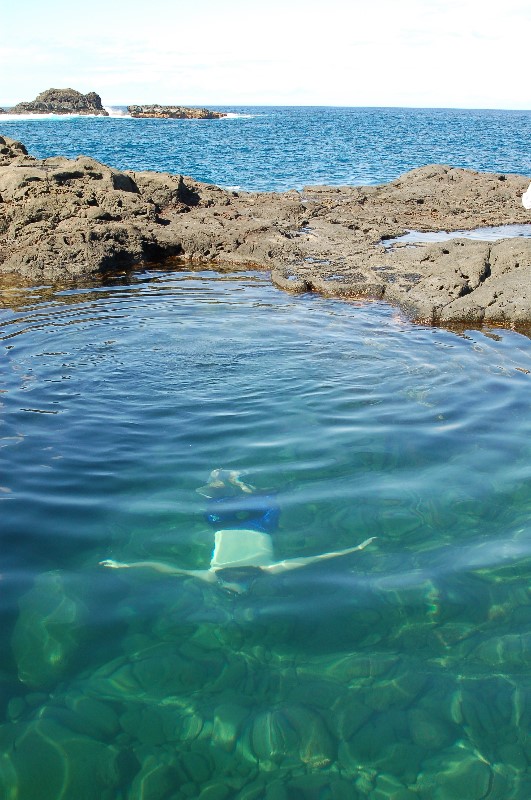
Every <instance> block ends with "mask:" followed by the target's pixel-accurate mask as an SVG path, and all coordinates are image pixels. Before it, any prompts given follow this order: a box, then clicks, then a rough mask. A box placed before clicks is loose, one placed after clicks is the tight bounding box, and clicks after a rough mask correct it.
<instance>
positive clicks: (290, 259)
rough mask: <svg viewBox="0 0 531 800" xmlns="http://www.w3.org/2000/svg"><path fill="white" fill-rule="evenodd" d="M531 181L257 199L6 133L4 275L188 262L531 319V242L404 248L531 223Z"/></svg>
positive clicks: (2, 162)
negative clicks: (123, 168) (43, 147)
mask: <svg viewBox="0 0 531 800" xmlns="http://www.w3.org/2000/svg"><path fill="white" fill-rule="evenodd" d="M527 184H528V179H527V178H525V177H522V176H518V175H497V174H488V173H479V172H473V171H471V170H464V169H454V168H451V167H447V166H440V165H435V166H427V167H422V168H420V169H416V170H412V171H411V172H409V173H406V174H405V175H403V176H402V177H400V178H399V179H397V180H395V181H392V182H391V183H389V184H385V185H382V186H370V187H335V188H334V187H326V186H317V187H307V188H306V189H305V190H303V191H302V192H298V191H290V192H285V193H281V194H280V193H268V192H265V193H243V192H233V191H229V190H224V189H222V188H219V187H217V186H212V185H208V184H201V183H198V182H197V181H195V180H193V179H192V178H186V177H183V176H181V175H170V174H166V173H157V172H119V171H117V170H114V169H112V168H110V167H108V166H105V165H103V164H100V163H99V162H97V161H95V160H94V159H91V158H87V157H79V158H77V159H74V160H72V159H67V158H48V159H45V160H38V159H35V158H33V157H31V156H30V155H28V154H27V152H26V150H25V148H24V147H23V145H21V144H20V143H18V142H14V141H12V140H10V139H7V138H2V137H0V200H1V202H0V272H3V273H17V274H18V275H21V276H24V277H26V278H28V279H32V280H41V279H45V280H61V279H64V278H77V277H84V276H89V275H95V274H98V273H100V274H102V273H106V272H113V271H114V272H116V271H119V270H124V269H128V268H132V267H133V266H134V265H136V264H141V263H149V262H160V261H161V260H163V259H167V258H173V257H179V258H181V259H183V260H184V261H186V262H187V263H188V264H199V265H201V264H207V263H208V264H212V265H214V266H218V267H223V268H230V269H248V268H250V267H252V268H261V269H269V270H271V274H272V280H273V282H274V283H275V285H276V286H278V287H280V288H282V289H285V290H287V291H292V292H301V291H317V292H320V293H323V294H325V295H329V296H332V297H345V298H371V299H383V300H385V301H387V302H390V303H393V304H396V305H398V306H400V307H401V308H403V309H404V310H405V311H406V312H407V313H408V314H409V315H410V316H411V317H412V318H414V319H416V320H419V321H422V322H425V323H429V324H453V323H467V324H479V323H482V322H488V323H493V324H499V325H513V326H517V327H518V326H520V327H522V328H527V327H528V326H529V324H530V323H531V239H529V238H527V239H526V238H515V239H501V240H499V241H494V242H492V241H489V242H481V241H474V240H469V239H454V240H451V241H448V242H442V243H420V244H416V245H408V244H397V245H395V246H393V247H392V248H386V247H385V246H384V243H385V241H386V240H388V239H390V238H393V237H396V236H400V235H401V234H404V233H405V232H406V231H407V230H409V229H412V228H414V229H416V230H419V231H440V230H471V229H474V228H476V227H483V226H498V225H507V224H522V223H526V222H529V211H526V209H524V208H523V206H522V202H521V197H522V194H523V192H524V191H525V189H526V188H527Z"/></svg>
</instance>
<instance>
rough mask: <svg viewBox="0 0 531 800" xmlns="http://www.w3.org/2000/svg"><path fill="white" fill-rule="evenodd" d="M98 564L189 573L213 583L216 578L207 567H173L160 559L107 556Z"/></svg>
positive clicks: (179, 573)
mask: <svg viewBox="0 0 531 800" xmlns="http://www.w3.org/2000/svg"><path fill="white" fill-rule="evenodd" d="M100 566H102V567H110V568H111V569H143V568H146V569H154V570H156V572H162V573H163V574H164V575H190V576H191V577H192V578H199V579H200V580H202V581H207V582H208V583H213V582H214V581H215V580H216V575H215V573H214V572H211V571H210V570H208V569H181V568H180V567H174V566H172V565H170V564H165V563H164V562H162V561H131V562H129V563H126V562H125V561H114V559H112V558H107V559H105V561H100Z"/></svg>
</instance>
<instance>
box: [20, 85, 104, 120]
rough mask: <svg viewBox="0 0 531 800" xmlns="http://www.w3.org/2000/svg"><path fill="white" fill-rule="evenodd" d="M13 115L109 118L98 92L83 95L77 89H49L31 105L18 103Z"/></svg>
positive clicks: (30, 103)
mask: <svg viewBox="0 0 531 800" xmlns="http://www.w3.org/2000/svg"><path fill="white" fill-rule="evenodd" d="M10 113H11V114H91V115H95V116H100V117H108V116H109V114H108V112H107V111H105V109H104V108H103V106H102V104H101V97H100V96H99V94H96V92H89V93H88V94H81V92H77V91H76V90H75V89H47V90H46V91H45V92H41V93H40V94H39V95H37V97H36V98H35V100H32V101H31V102H29V103H18V105H16V106H14V108H12V109H11V112H10Z"/></svg>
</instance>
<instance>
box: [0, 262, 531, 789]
mask: <svg viewBox="0 0 531 800" xmlns="http://www.w3.org/2000/svg"><path fill="white" fill-rule="evenodd" d="M9 298H11V299H9ZM3 303H4V304H3V307H2V310H1V311H0V338H1V340H2V352H3V361H2V387H1V388H2V394H1V395H0V403H1V405H2V416H1V418H0V436H1V438H0V446H1V448H0V453H1V455H2V457H3V462H4V463H5V464H7V465H8V469H6V470H5V471H4V472H3V476H2V478H1V480H0V502H1V503H2V512H3V514H2V519H3V522H4V524H3V526H2V549H1V553H2V556H1V565H0V572H1V575H2V579H1V582H0V587H1V588H2V594H1V605H0V613H1V622H2V625H1V626H0V637H1V645H2V646H1V648H0V659H1V660H0V678H1V683H0V687H1V693H0V712H1V714H2V723H1V725H0V739H1V742H2V753H3V755H2V757H1V759H0V786H1V787H2V789H3V795H2V796H5V797H8V798H16V800H37V799H38V800H57V798H68V799H70V798H71V799H72V800H78V798H80V797H83V798H94V799H95V800H96V798H97V800H100V798H109V800H114V798H131V799H133V798H134V799H135V800H136V799H137V798H138V799H140V798H142V799H143V800H144V799H145V798H150V800H166V798H167V799H168V800H170V799H171V800H177V799H179V800H180V799H181V798H182V799H183V800H184V798H195V797H201V798H209V799H210V800H213V799H217V798H220V799H221V800H223V799H224V798H241V800H243V799H244V798H245V799H246V800H251V798H257V799H258V798H266V799H267V800H282V799H283V798H295V800H300V799H302V800H305V798H309V800H314V798H315V800H317V798H333V800H336V799H337V798H339V800H341V799H342V798H345V800H347V798H348V800H351V798H354V799H356V798H361V799H363V798H368V799H369V800H384V799H385V798H393V800H408V798H409V799H410V800H414V798H421V800H432V799H433V800H455V798H463V800H468V799H469V798H470V800H479V799H480V798H492V799H494V798H516V799H518V800H520V798H521V800H527V798H528V797H529V795H530V792H531V773H530V769H529V765H530V763H531V740H530V738H529V734H528V731H529V724H530V718H531V695H530V677H529V676H530V669H529V668H530V666H531V627H530V623H531V602H530V599H531V598H530V589H529V586H530V573H531V540H530V536H529V510H530V493H529V482H530V477H531V467H530V451H531V444H530V443H531V435H530V434H531V430H530V428H531V422H530V420H531V416H530V414H529V410H530V409H529V406H530V401H529V397H530V393H529V374H528V373H527V372H526V371H525V370H528V369H529V368H530V347H529V340H528V339H526V338H524V337H521V336H519V335H518V334H515V333H511V332H509V331H507V332H498V333H497V334H496V335H495V336H493V335H490V334H489V332H488V331H485V332H469V333H467V334H463V335H461V336H458V335H456V334H454V333H450V332H447V331H442V330H436V329H432V328H423V327H419V326H416V327H414V326H412V325H410V324H409V323H408V322H406V321H405V320H403V319H402V318H401V317H400V316H398V315H397V314H396V312H395V311H394V310H393V309H390V308H388V307H387V306H385V305H379V304H374V303H371V304H367V305H366V306H364V305H362V304H356V303H341V302H338V301H337V302H336V301H330V300H323V299H322V298H319V297H315V296H311V295H310V296H298V297H291V296H288V295H284V294H282V293H280V292H278V291H277V290H275V289H274V288H272V287H271V286H269V285H268V284H267V282H266V281H265V280H264V279H263V278H262V277H261V276H259V275H255V274H252V273H251V274H249V275H246V276H237V277H234V276H230V275H228V276H227V275H226V276H220V275H217V274H215V273H207V272H205V273H195V274H194V273H186V272H182V273H166V272H159V273H156V272H152V273H144V274H142V273H139V274H138V275H136V276H135V277H134V278H133V279H132V281H131V282H130V283H124V284H123V285H120V284H119V283H117V285H114V286H106V287H105V286H100V287H93V288H84V289H79V288H78V289H76V288H73V287H66V288H64V289H63V290H53V289H50V288H49V287H48V288H46V287H42V288H38V289H34V290H33V291H27V292H23V291H20V292H14V290H11V294H9V293H8V292H6V293H5V294H4V298H3ZM216 467H224V468H227V469H240V470H243V471H244V474H245V475H246V476H247V479H248V480H249V481H250V482H251V483H252V484H254V485H255V486H256V488H257V491H258V492H259V493H261V494H263V495H266V496H267V497H268V498H274V502H275V504H276V505H278V507H279V508H280V518H279V523H278V529H277V530H274V531H273V533H272V536H273V543H274V549H275V557H278V559H279V560H280V559H291V558H295V557H297V556H311V555H316V554H319V553H325V552H328V551H331V550H340V549H345V548H349V547H352V546H353V545H355V544H357V543H359V542H361V541H362V540H364V539H366V538H368V537H370V536H375V537H377V538H376V540H375V541H374V542H373V543H372V544H371V545H370V546H369V547H367V548H366V549H364V550H363V551H361V552H356V553H352V554H351V555H348V556H345V557H344V558H339V559H333V560H329V561H323V562H319V563H315V564H311V565H309V566H308V567H305V568H304V569H299V570H296V571H293V572H285V573H282V574H279V575H267V576H261V577H260V578H259V579H257V580H256V581H255V582H254V584H253V586H252V588H251V590H250V592H249V593H248V594H245V595H241V596H238V595H234V594H231V593H229V592H225V591H223V590H222V589H220V588H219V586H218V585H216V584H207V583H204V582H202V581H199V580H197V579H195V578H194V577H191V576H181V577H175V576H171V575H164V574H160V573H157V572H155V571H153V570H149V569H145V570H142V569H139V570H106V569H103V568H102V567H100V566H99V562H100V561H101V560H102V559H107V558H112V559H116V560H119V561H139V560H157V561H162V562H165V563H166V564H170V565H173V566H176V567H180V568H185V569H205V568H207V567H208V565H209V563H210V559H211V557H212V548H213V528H212V526H211V525H210V524H209V522H208V520H207V518H206V514H207V513H208V501H207V500H206V498H205V497H203V496H201V495H200V494H198V493H197V492H196V491H195V490H196V488H197V487H199V486H202V485H204V484H205V481H206V479H207V478H208V475H209V473H210V471H211V470H212V469H213V468H216ZM244 511H245V509H242V512H241V513H242V515H243V517H244V516H245V514H244ZM234 513H235V514H237V513H239V512H238V510H237V509H236V510H235V511H234Z"/></svg>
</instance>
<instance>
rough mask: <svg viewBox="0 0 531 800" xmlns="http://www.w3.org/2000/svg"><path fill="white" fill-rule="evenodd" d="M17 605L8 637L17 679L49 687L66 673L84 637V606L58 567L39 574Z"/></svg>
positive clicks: (33, 685) (31, 684) (34, 685)
mask: <svg viewBox="0 0 531 800" xmlns="http://www.w3.org/2000/svg"><path fill="white" fill-rule="evenodd" d="M19 606H20V614H19V617H18V619H17V622H16V625H15V628H14V631H13V640H12V646H13V653H14V656H15V660H16V662H17V667H18V675H19V679H20V680H21V681H22V683H25V684H26V685H28V686H31V687H33V688H40V689H46V688H50V687H52V686H53V685H54V684H55V683H57V681H58V680H60V678H62V677H63V675H65V674H66V672H67V671H68V669H69V667H70V665H71V661H72V659H73V657H74V655H75V653H76V651H77V649H78V647H79V644H80V642H81V641H82V639H83V638H84V637H85V634H86V632H85V629H84V622H85V619H86V609H85V607H84V605H83V604H82V603H81V602H80V600H79V599H77V598H76V597H75V596H74V595H73V593H72V592H71V590H70V588H69V586H68V582H67V580H66V579H65V577H64V576H63V575H62V574H61V572H59V571H58V570H57V571H53V572H45V573H43V574H42V575H39V576H38V577H37V578H36V579H35V583H34V586H33V588H32V589H30V590H29V592H27V594H25V595H24V596H23V597H21V599H20V601H19Z"/></svg>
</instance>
